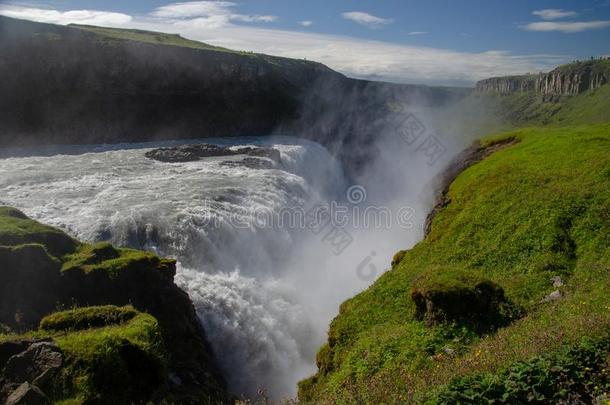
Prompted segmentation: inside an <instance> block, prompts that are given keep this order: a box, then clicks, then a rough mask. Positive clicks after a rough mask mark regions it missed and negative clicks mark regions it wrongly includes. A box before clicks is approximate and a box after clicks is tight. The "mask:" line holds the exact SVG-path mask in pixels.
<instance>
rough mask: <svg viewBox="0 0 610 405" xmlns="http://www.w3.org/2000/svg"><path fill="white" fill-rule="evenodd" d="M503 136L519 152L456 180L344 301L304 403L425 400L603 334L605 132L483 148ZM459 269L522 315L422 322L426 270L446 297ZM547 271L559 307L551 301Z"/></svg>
mask: <svg viewBox="0 0 610 405" xmlns="http://www.w3.org/2000/svg"><path fill="white" fill-rule="evenodd" d="M510 137H514V138H516V139H517V140H518V143H517V144H515V145H513V146H510V147H507V148H505V149H503V150H500V151H498V152H496V153H495V154H493V155H491V156H489V157H488V158H486V159H485V160H483V161H481V162H479V163H477V164H475V165H473V166H471V167H470V168H468V169H467V170H465V171H464V172H463V173H462V174H461V175H460V176H458V178H457V179H456V180H455V181H454V182H453V184H452V185H451V187H450V189H449V194H448V198H449V200H450V203H449V204H448V205H447V206H446V207H445V208H444V209H443V210H441V211H440V212H439V213H438V214H437V216H436V217H435V219H434V221H433V225H432V229H431V232H430V234H429V235H428V236H427V237H426V238H425V239H424V240H423V241H422V242H420V243H419V244H417V245H416V246H415V247H414V248H413V249H411V250H409V251H406V252H404V253H401V254H400V255H398V256H397V257H396V259H395V266H394V267H393V269H392V270H391V271H389V272H387V273H386V274H384V275H383V276H381V277H380V278H379V280H378V281H377V282H375V283H374V284H373V285H372V286H371V287H370V288H369V289H368V290H366V291H364V292H363V293H361V294H359V295H357V296H356V297H354V298H352V299H350V300H348V301H346V302H345V303H343V304H342V306H341V308H340V313H339V315H338V316H337V317H336V318H335V319H334V320H333V321H332V323H331V326H330V330H329V338H328V343H327V345H325V346H324V347H323V348H322V349H321V351H320V354H319V356H318V357H319V358H318V363H319V365H321V366H322V367H321V369H322V370H323V371H322V372H319V373H318V374H316V375H315V376H314V377H312V378H310V379H308V380H305V381H303V382H301V383H300V385H299V388H300V389H299V397H300V399H302V400H303V401H304V402H308V401H309V402H315V403H333V404H334V403H337V404H343V403H345V404H348V403H355V402H359V403H387V404H390V403H396V402H404V401H415V402H420V401H423V400H425V399H426V398H427V396H428V395H430V392H432V391H433V390H434V389H437V388H438V387H440V386H442V385H443V384H446V383H447V382H448V381H450V380H451V379H453V378H459V377H460V376H466V375H471V374H481V373H491V374H493V373H497V372H499V370H502V369H507V368H509V367H511V366H512V365H514V364H516V363H517V362H523V361H528V360H529V359H531V358H534V357H536V356H540V355H541V354H543V353H552V352H554V351H557V350H561V348H562V347H565V345H568V346H571V345H576V344H578V343H579V342H580V341H581V339H582V337H583V336H587V337H589V338H591V339H604V338H606V337H608V336H610V298H608V291H610V277H609V271H610V192H608V190H610V154H609V153H608V152H609V151H610V125H589V126H578V127H562V128H528V129H522V130H517V131H512V132H509V133H506V134H502V135H500V136H495V137H492V138H489V139H487V140H485V141H484V142H483V144H491V143H492V142H497V141H498V140H501V139H506V138H510ZM464 271H472V272H473V273H474V274H475V275H476V277H481V276H482V277H484V278H485V279H488V280H490V281H492V282H493V283H496V284H497V285H499V286H501V287H502V288H503V289H504V292H505V294H506V297H507V299H508V300H509V301H510V302H512V303H514V304H515V305H516V306H518V307H519V308H521V309H522V311H523V314H522V316H521V317H520V318H519V319H518V320H513V322H512V323H511V324H510V325H508V326H506V327H503V328H500V329H498V330H497V331H496V332H493V333H479V332H478V331H477V330H475V329H473V328H470V327H468V325H460V324H444V325H436V326H432V327H426V326H425V324H424V322H422V321H419V320H417V317H416V306H415V303H414V302H413V299H412V293H413V291H414V288H415V286H416V283H417V282H418V280H421V277H422V275H426V274H428V276H427V277H430V276H429V274H430V272H443V274H442V275H440V274H439V275H438V276H437V277H432V278H430V280H432V281H433V285H434V286H435V288H442V287H443V285H445V286H446V285H449V286H451V285H453V284H454V283H455V280H464V278H463V277H462V276H461V275H460V274H463V272H464ZM554 276H561V278H562V279H563V280H564V281H565V283H566V285H565V286H564V287H561V288H560V290H561V292H562V294H563V298H562V299H561V300H558V301H554V302H545V301H544V298H545V297H546V296H547V295H548V294H549V293H550V292H552V291H553V290H555V288H554V287H553V286H552V282H551V278H552V277H554ZM447 280H449V281H447ZM466 284H471V283H470V281H468V283H466Z"/></svg>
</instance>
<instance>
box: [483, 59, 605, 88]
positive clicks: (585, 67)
mask: <svg viewBox="0 0 610 405" xmlns="http://www.w3.org/2000/svg"><path fill="white" fill-rule="evenodd" d="M553 73H562V74H570V73H592V74H603V73H610V58H606V59H591V60H586V61H575V62H572V63H566V64H564V65H559V66H557V67H556V68H555V69H553V70H551V71H549V72H546V73H545V72H539V73H526V74H523V75H510V76H494V77H489V78H487V79H483V80H479V81H478V82H477V84H478V83H481V82H485V81H488V80H498V79H502V80H535V79H536V78H537V77H539V76H540V75H543V74H553Z"/></svg>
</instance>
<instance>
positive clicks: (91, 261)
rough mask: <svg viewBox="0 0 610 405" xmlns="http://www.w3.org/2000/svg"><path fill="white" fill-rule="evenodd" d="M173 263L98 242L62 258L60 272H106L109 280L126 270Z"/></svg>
mask: <svg viewBox="0 0 610 405" xmlns="http://www.w3.org/2000/svg"><path fill="white" fill-rule="evenodd" d="M173 263H174V261H173V260H170V259H161V258H159V257H158V256H157V255H155V254H153V253H149V252H145V251H141V250H134V249H116V248H114V247H113V246H112V245H111V244H109V243H107V242H100V243H96V244H84V245H81V246H80V248H79V249H78V250H77V251H76V252H74V253H73V254H70V255H66V256H64V257H63V265H62V268H61V271H62V272H65V271H82V272H84V273H91V272H97V271H103V272H107V273H108V274H109V275H110V277H111V278H115V277H117V276H118V275H119V273H120V272H121V271H124V270H126V269H134V268H143V269H144V268H148V269H157V268H165V267H167V265H170V264H173Z"/></svg>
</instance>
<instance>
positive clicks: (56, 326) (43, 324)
mask: <svg viewBox="0 0 610 405" xmlns="http://www.w3.org/2000/svg"><path fill="white" fill-rule="evenodd" d="M137 314H138V312H137V311H136V310H135V309H134V308H133V307H132V306H131V305H128V306H125V307H117V306H115V305H104V306H99V307H84V308H75V309H72V310H70V311H62V312H55V313H54V314H51V315H48V316H46V317H44V318H43V319H42V320H41V321H40V329H43V330H48V331H78V330H83V329H91V328H100V327H105V326H110V325H120V324H123V323H125V322H127V321H129V320H131V319H133V318H134V317H135V316H136V315H137Z"/></svg>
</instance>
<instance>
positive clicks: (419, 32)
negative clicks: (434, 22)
mask: <svg viewBox="0 0 610 405" xmlns="http://www.w3.org/2000/svg"><path fill="white" fill-rule="evenodd" d="M427 33H428V31H411V32H409V33H408V34H407V35H426V34H427Z"/></svg>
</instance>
